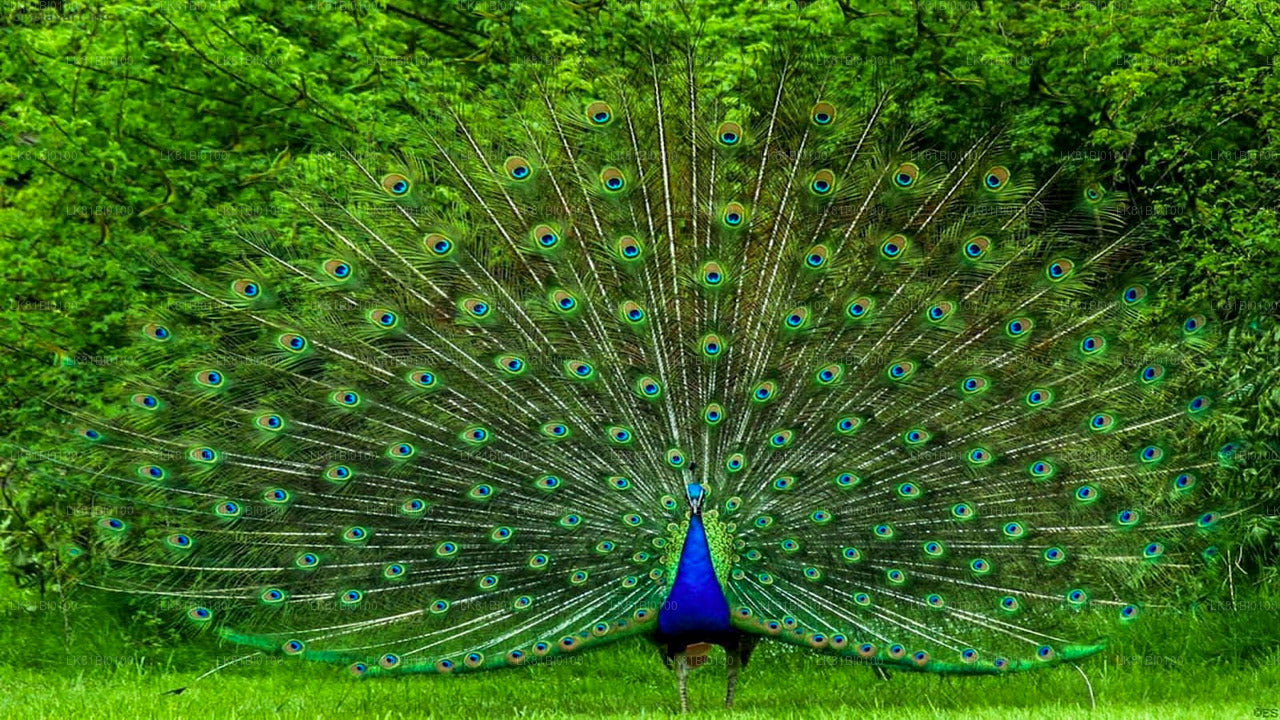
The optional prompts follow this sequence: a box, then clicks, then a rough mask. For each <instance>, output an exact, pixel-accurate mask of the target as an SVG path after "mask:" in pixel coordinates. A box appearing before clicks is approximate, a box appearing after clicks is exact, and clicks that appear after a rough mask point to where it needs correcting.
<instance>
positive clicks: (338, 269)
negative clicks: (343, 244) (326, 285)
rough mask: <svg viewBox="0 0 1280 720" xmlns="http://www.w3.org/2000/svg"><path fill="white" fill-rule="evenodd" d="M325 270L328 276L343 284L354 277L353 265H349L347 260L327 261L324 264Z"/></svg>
mask: <svg viewBox="0 0 1280 720" xmlns="http://www.w3.org/2000/svg"><path fill="white" fill-rule="evenodd" d="M323 269H324V273H325V274H326V275H328V276H329V277H331V278H333V279H334V280H337V281H338V282H343V281H345V280H350V279H351V275H352V269H351V264H350V263H348V262H347V261H346V260H338V259H332V260H326V261H325V263H324V266H323Z"/></svg>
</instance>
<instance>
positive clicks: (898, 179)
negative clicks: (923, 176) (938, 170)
mask: <svg viewBox="0 0 1280 720" xmlns="http://www.w3.org/2000/svg"><path fill="white" fill-rule="evenodd" d="M919 178H920V166H918V165H916V164H915V163H911V162H905V163H902V164H901V165H899V166H898V169H897V170H894V171H893V184H894V185H896V186H898V187H900V188H909V187H911V186H912V185H915V184H916V180H918V179H919Z"/></svg>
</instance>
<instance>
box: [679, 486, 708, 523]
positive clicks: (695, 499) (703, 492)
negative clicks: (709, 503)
mask: <svg viewBox="0 0 1280 720" xmlns="http://www.w3.org/2000/svg"><path fill="white" fill-rule="evenodd" d="M684 491H685V497H687V498H688V499H689V512H690V513H692V514H694V515H701V514H702V501H703V499H704V498H706V497H707V489H706V488H704V487H702V485H701V484H700V483H689V484H688V485H686V486H685V488H684Z"/></svg>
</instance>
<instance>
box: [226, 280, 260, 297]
mask: <svg viewBox="0 0 1280 720" xmlns="http://www.w3.org/2000/svg"><path fill="white" fill-rule="evenodd" d="M231 290H232V292H234V293H235V294H236V295H239V296H240V297H242V298H244V299H246V300H254V299H256V298H257V297H258V296H260V295H262V286H261V285H259V284H258V283H257V282H256V281H254V280H236V281H235V282H233V283H231Z"/></svg>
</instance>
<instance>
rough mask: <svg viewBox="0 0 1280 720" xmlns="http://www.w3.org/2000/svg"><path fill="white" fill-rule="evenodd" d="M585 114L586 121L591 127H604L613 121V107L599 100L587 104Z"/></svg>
mask: <svg viewBox="0 0 1280 720" xmlns="http://www.w3.org/2000/svg"><path fill="white" fill-rule="evenodd" d="M586 115H587V122H589V123H591V125H592V126H593V127H605V126H607V125H608V124H609V123H611V122H613V108H611V107H610V106H609V103H606V102H601V101H599V100H597V101H596V102H593V103H591V104H589V105H587V110H586Z"/></svg>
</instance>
